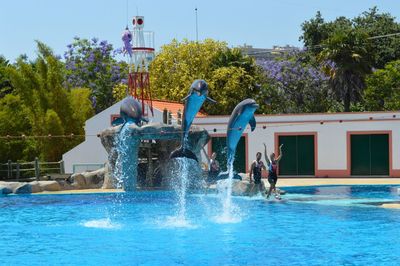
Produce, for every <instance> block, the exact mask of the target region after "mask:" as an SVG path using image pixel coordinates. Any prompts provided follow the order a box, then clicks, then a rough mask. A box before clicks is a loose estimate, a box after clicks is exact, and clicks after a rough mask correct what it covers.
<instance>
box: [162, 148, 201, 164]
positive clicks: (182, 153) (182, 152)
mask: <svg viewBox="0 0 400 266" xmlns="http://www.w3.org/2000/svg"><path fill="white" fill-rule="evenodd" d="M181 157H185V158H189V159H193V160H195V161H196V162H198V160H197V157H196V155H195V154H194V153H193V152H192V151H191V150H189V149H184V148H183V147H179V148H178V149H176V150H174V151H173V152H172V153H171V155H170V156H169V158H170V159H172V158H181Z"/></svg>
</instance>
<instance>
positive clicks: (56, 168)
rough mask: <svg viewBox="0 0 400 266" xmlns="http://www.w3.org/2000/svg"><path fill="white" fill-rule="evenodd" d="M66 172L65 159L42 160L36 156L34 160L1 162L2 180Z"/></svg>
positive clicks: (0, 175)
mask: <svg viewBox="0 0 400 266" xmlns="http://www.w3.org/2000/svg"><path fill="white" fill-rule="evenodd" d="M55 173H58V174H65V169H64V161H62V160H61V161H58V162H41V161H39V159H38V158H35V160H34V161H32V162H12V161H11V160H8V162H7V163H0V180H17V181H19V180H20V179H27V178H35V179H36V180H39V177H40V176H43V175H46V174H55Z"/></svg>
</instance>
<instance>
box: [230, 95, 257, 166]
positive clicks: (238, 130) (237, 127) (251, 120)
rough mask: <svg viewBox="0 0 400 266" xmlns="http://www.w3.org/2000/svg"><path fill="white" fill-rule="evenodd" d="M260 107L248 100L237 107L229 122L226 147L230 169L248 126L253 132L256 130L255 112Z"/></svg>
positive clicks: (253, 101)
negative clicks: (248, 125)
mask: <svg viewBox="0 0 400 266" xmlns="http://www.w3.org/2000/svg"><path fill="white" fill-rule="evenodd" d="M258 107H259V105H258V104H257V103H256V101H255V100H253V99H246V100H243V101H241V102H240V103H239V104H238V105H236V107H235V109H233V111H232V114H231V117H230V118H229V122H228V128H227V137H226V147H227V148H228V161H227V163H228V168H229V164H230V163H232V162H233V160H234V157H235V152H236V147H237V144H238V142H239V140H240V137H241V136H242V133H243V131H244V130H245V129H246V126H247V124H250V127H251V131H254V129H255V128H256V119H255V117H254V112H255V111H256V110H257V109H258Z"/></svg>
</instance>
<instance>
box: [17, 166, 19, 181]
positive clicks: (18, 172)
mask: <svg viewBox="0 0 400 266" xmlns="http://www.w3.org/2000/svg"><path fill="white" fill-rule="evenodd" d="M19 174H20V165H19V163H17V181H19Z"/></svg>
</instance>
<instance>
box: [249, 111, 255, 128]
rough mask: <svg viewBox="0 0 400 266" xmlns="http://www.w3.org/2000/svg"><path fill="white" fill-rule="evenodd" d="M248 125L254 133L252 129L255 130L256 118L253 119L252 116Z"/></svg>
mask: <svg viewBox="0 0 400 266" xmlns="http://www.w3.org/2000/svg"><path fill="white" fill-rule="evenodd" d="M249 124H250V127H251V131H254V129H256V124H257V123H256V118H255V117H254V115H253V117H252V118H251V119H250V120H249Z"/></svg>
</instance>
